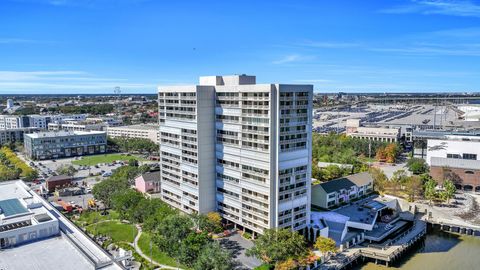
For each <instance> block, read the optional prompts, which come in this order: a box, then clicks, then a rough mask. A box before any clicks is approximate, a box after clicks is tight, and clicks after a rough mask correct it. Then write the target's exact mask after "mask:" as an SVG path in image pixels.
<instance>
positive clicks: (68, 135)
mask: <svg viewBox="0 0 480 270" xmlns="http://www.w3.org/2000/svg"><path fill="white" fill-rule="evenodd" d="M24 146H25V153H26V156H27V157H28V158H30V159H34V160H42V159H52V158H63V157H73V156H83V155H92V154H101V153H105V152H106V149H107V134H106V132H103V131H90V132H85V131H58V132H54V131H49V132H37V133H31V134H25V135H24Z"/></svg>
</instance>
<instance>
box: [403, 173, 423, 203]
mask: <svg viewBox="0 0 480 270" xmlns="http://www.w3.org/2000/svg"><path fill="white" fill-rule="evenodd" d="M422 187H423V182H422V178H420V176H418V175H412V176H410V177H408V180H407V182H406V184H405V190H406V192H407V195H408V200H409V201H410V202H414V201H415V198H416V197H417V196H419V195H420V194H421V192H422Z"/></svg>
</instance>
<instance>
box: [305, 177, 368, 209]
mask: <svg viewBox="0 0 480 270" xmlns="http://www.w3.org/2000/svg"><path fill="white" fill-rule="evenodd" d="M372 192H373V178H372V176H371V175H370V174H369V173H368V172H362V173H357V174H353V175H348V176H345V177H341V178H338V179H334V180H331V181H328V182H324V183H321V184H318V185H314V186H312V205H313V206H315V207H318V208H323V209H328V208H333V207H336V206H339V205H341V204H345V203H348V202H350V201H351V200H354V199H357V198H360V197H363V196H365V195H368V194H370V193H372Z"/></svg>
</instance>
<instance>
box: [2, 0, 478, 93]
mask: <svg viewBox="0 0 480 270" xmlns="http://www.w3.org/2000/svg"><path fill="white" fill-rule="evenodd" d="M239 73H247V74H253V75H257V82H264V83H270V82H278V83H308V84H314V85H315V90H316V91H319V92H337V91H345V92H412V91H420V92H444V91H461V92H476V91H479V90H480V1H473V0H388V1H387V0H385V1H379V0H361V1H360V0H330V1H327V0H312V1H306V0H296V1H294V0H292V1H282V0H277V1H267V0H264V1H258V0H243V1H228V0H224V1H182V0H176V1H174V0H150V1H148V0H0V94H10V93H45V94H54V93H109V92H113V88H114V87H115V86H120V87H121V88H122V91H123V92H129V93H155V92H156V87H157V86H158V85H176V84H193V83H196V82H197V80H198V76H201V75H221V74H239Z"/></svg>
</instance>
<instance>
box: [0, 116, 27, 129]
mask: <svg viewBox="0 0 480 270" xmlns="http://www.w3.org/2000/svg"><path fill="white" fill-rule="evenodd" d="M29 123H30V122H29V118H28V116H19V115H0V130H2V129H18V128H24V127H29V126H30V124H29Z"/></svg>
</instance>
